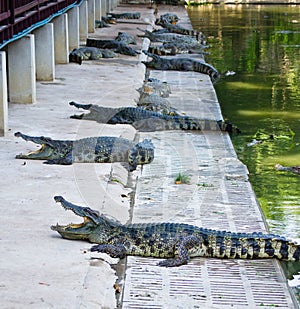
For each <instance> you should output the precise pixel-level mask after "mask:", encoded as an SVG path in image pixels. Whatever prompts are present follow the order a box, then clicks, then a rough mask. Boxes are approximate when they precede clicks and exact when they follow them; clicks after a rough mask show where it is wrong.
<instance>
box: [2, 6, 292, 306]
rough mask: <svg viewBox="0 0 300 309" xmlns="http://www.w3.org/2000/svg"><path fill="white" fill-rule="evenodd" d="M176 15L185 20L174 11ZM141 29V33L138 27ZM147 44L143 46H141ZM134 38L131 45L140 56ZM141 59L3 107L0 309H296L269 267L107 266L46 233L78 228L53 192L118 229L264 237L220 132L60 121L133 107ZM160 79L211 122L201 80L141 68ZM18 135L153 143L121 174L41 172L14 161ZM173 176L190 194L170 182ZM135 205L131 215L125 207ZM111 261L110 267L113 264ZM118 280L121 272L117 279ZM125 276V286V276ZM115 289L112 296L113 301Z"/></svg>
mask: <svg viewBox="0 0 300 309" xmlns="http://www.w3.org/2000/svg"><path fill="white" fill-rule="evenodd" d="M115 11H116V12H128V11H131V12H133V11H139V12H141V13H142V19H141V20H140V21H132V22H130V21H127V22H123V23H118V24H117V25H113V26H111V27H110V28H103V29H97V31H96V33H94V34H91V35H90V36H91V37H101V38H105V37H107V38H114V37H115V36H116V35H117V32H118V31H125V32H128V33H135V34H136V33H137V30H136V27H140V28H144V29H145V28H146V27H147V22H148V21H149V20H150V21H151V20H153V18H154V15H153V10H152V9H150V8H148V7H146V6H145V7H143V6H138V7H135V6H132V5H131V6H119V7H118V8H117V9H116V10H115ZM167 11H175V12H176V13H177V14H178V15H180V16H181V17H182V20H181V23H188V19H187V16H186V13H185V11H184V9H183V8H178V7H161V8H159V14H163V13H165V12H167ZM136 23H139V25H136ZM144 43H145V41H144ZM142 44H143V41H142V40H139V42H138V45H139V46H138V47H137V48H139V49H141V48H142ZM142 57H143V56H141V57H129V56H122V55H121V56H120V57H119V58H118V59H103V60H100V61H95V62H84V63H83V65H82V66H79V65H77V64H73V63H71V64H68V65H58V66H56V80H55V81H54V82H51V83H45V82H44V83H43V82H39V83H37V103H36V104H33V105H17V104H12V103H10V105H9V128H10V131H9V134H8V135H7V136H6V137H5V138H0V145H1V146H0V165H1V171H2V174H1V175H2V177H1V180H0V182H1V183H0V187H1V200H2V205H3V206H2V216H1V226H2V233H1V243H2V254H1V264H0V267H1V269H0V273H1V286H0V296H1V308H115V307H117V306H119V307H121V306H123V308H229V307H230V308H256V307H257V308H269V307H270V306H275V307H277V308H294V306H293V303H292V299H291V297H290V294H289V292H288V289H287V284H286V279H285V278H284V276H283V275H282V273H281V269H280V268H279V266H278V263H277V262H276V261H274V260H270V261H242V260H240V261H238V260H216V259H201V258H197V259H193V260H192V261H191V262H190V263H189V264H188V265H185V266H182V267H179V268H175V269H166V268H160V267H157V266H156V263H157V260H155V259H151V258H137V257H128V258H127V260H126V261H122V262H121V263H119V264H116V263H117V262H118V260H117V259H112V258H109V257H108V256H107V255H100V254H96V253H93V254H91V253H90V252H88V249H89V248H90V247H91V245H90V244H89V243H86V242H81V241H67V240H64V239H62V238H61V237H60V236H59V235H57V234H55V233H54V232H53V231H51V230H50V225H52V224H55V223H56V222H59V223H61V224H64V223H69V222H72V221H73V222H78V221H79V222H80V219H79V218H76V216H74V215H73V214H72V213H69V212H65V211H63V209H61V208H60V206H59V205H57V204H55V202H54V200H53V196H55V195H63V196H64V197H65V198H66V199H68V200H70V201H71V202H73V203H76V204H79V205H89V206H90V207H91V208H94V209H98V210H99V211H100V212H102V213H104V214H107V215H110V216H113V217H115V218H117V219H118V220H119V221H121V222H123V223H125V222H128V221H132V222H155V221H173V222H187V223H192V224H197V225H200V226H203V227H210V228H215V229H222V230H223V229H226V230H231V231H249V232H251V231H265V225H264V221H263V218H262V216H261V214H260V211H259V208H258V205H257V202H256V199H255V196H254V193H253V191H252V188H251V185H250V184H249V182H248V178H247V169H246V168H245V166H244V165H242V164H241V162H240V161H239V160H238V159H237V158H236V154H235V152H234V149H233V147H232V144H231V141H230V137H229V135H227V134H224V133H221V132H214V133H212V132H201V133H188V132H171V131H168V132H154V133H147V134H146V133H138V132H136V131H135V130H134V129H133V128H132V127H131V126H127V125H115V126H113V125H105V124H104V125H101V124H98V123H95V122H92V121H78V120H74V119H70V118H69V116H70V115H72V114H74V113H76V112H77V111H76V110H75V109H74V108H72V107H70V106H69V105H68V102H69V101H71V100H74V101H77V102H81V103H94V104H99V105H105V106H114V107H117V106H130V105H132V106H134V105H135V101H134V100H137V99H138V93H137V91H136V89H137V88H139V87H140V86H141V85H142V82H143V79H144V76H145V68H144V66H143V65H142V64H141V63H140V60H141V58H142ZM151 77H155V78H159V79H160V80H162V81H167V82H168V83H169V84H170V86H171V89H172V94H171V95H170V98H168V99H169V100H170V102H171V103H172V105H173V106H174V107H176V108H178V109H179V110H182V111H185V112H186V114H193V115H199V116H204V115H205V116H206V118H211V119H220V117H221V113H220V108H219V103H218V100H217V98H216V95H215V92H214V89H213V87H212V85H211V82H210V80H209V78H208V76H205V75H202V74H198V73H192V72H164V71H151ZM16 131H21V132H22V133H25V134H29V135H44V136H50V137H52V138H55V139H77V138H81V137H86V136H96V135H103V136H104V135H113V136H122V137H126V138H129V139H136V140H138V139H143V138H146V137H147V138H151V139H152V141H153V143H154V144H155V147H156V148H155V151H156V152H155V160H154V161H153V163H151V164H150V165H148V166H145V167H144V168H143V171H141V169H140V168H139V169H138V170H137V171H135V172H133V173H130V175H128V173H127V171H126V170H125V169H124V168H123V167H122V166H121V165H120V164H117V163H115V164H73V165H72V166H55V165H53V166H51V165H43V164H42V162H41V161H30V160H27V161H25V160H16V159H15V158H14V156H15V155H16V154H18V153H20V152H26V151H29V150H32V149H35V147H36V146H35V145H33V144H32V143H29V142H25V141H22V140H20V139H17V138H15V137H14V136H13V133H14V132H16ZM178 173H184V174H187V175H189V176H190V177H191V183H190V184H189V185H175V184H174V179H175V177H176V175H177V174H178ZM132 206H133V207H132ZM111 263H112V264H114V265H112V266H111ZM124 272H125V274H124ZM124 278H125V279H124ZM116 280H117V282H118V285H119V286H120V290H121V293H115V289H114V284H115V282H116Z"/></svg>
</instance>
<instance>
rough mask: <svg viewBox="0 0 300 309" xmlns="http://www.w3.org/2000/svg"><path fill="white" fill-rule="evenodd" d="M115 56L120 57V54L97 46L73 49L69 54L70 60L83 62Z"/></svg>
mask: <svg viewBox="0 0 300 309" xmlns="http://www.w3.org/2000/svg"><path fill="white" fill-rule="evenodd" d="M115 57H118V55H117V54H116V53H114V52H113V51H111V50H109V49H100V48H97V47H80V48H75V49H73V50H72V52H71V53H70V54H69V62H75V63H78V64H82V61H83V60H99V59H102V58H115Z"/></svg>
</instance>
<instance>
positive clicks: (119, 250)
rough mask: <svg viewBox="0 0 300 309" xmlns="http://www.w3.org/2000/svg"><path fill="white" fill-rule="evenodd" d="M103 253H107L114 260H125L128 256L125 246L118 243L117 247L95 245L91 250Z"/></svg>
mask: <svg viewBox="0 0 300 309" xmlns="http://www.w3.org/2000/svg"><path fill="white" fill-rule="evenodd" d="M95 251H97V252H101V253H107V254H108V255H109V256H111V257H113V258H119V259H124V258H125V256H126V248H125V247H124V245H122V244H120V243H117V244H116V245H112V244H102V245H95V246H93V247H92V248H91V252H95Z"/></svg>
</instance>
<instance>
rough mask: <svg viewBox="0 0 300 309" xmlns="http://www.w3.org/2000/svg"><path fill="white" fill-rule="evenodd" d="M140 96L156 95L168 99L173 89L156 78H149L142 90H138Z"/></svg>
mask: <svg viewBox="0 0 300 309" xmlns="http://www.w3.org/2000/svg"><path fill="white" fill-rule="evenodd" d="M138 92H139V93H140V94H142V93H145V92H146V93H155V94H157V95H159V96H161V97H163V98H167V97H168V96H169V95H170V93H171V88H170V86H169V85H168V83H167V82H162V81H160V80H159V79H156V78H148V79H147V80H145V81H144V84H143V86H142V87H141V88H139V89H138Z"/></svg>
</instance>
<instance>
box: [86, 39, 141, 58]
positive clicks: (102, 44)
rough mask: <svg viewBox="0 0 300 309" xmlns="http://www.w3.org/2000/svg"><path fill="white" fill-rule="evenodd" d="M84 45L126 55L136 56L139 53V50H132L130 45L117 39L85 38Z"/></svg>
mask: <svg viewBox="0 0 300 309" xmlns="http://www.w3.org/2000/svg"><path fill="white" fill-rule="evenodd" d="M86 46H91V47H97V48H104V49H111V50H113V51H114V52H115V53H118V54H123V55H127V56H136V55H138V54H140V52H138V51H136V50H134V49H133V48H132V47H130V46H127V45H126V44H125V43H124V42H121V41H117V40H98V39H86Z"/></svg>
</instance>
